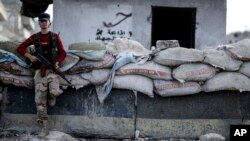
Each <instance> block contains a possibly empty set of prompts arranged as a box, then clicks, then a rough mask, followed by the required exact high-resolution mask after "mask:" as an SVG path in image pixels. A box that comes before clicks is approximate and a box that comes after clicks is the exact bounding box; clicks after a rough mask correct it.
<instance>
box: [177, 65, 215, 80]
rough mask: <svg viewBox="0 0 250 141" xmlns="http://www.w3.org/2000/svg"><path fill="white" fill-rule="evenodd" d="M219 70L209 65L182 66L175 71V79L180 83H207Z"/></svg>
mask: <svg viewBox="0 0 250 141" xmlns="http://www.w3.org/2000/svg"><path fill="white" fill-rule="evenodd" d="M216 71H217V69H215V68H214V67H212V66H210V65H207V64H201V63H198V64H182V65H180V66H179V67H177V68H175V69H174V70H173V77H174V78H175V79H176V80H178V81H180V82H182V83H183V82H185V81H205V80H208V79H210V78H212V77H213V76H214V75H215V74H216Z"/></svg>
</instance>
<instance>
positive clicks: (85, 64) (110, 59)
mask: <svg viewBox="0 0 250 141" xmlns="http://www.w3.org/2000/svg"><path fill="white" fill-rule="evenodd" d="M114 62H115V57H114V56H113V55H111V54H108V53H107V54H105V56H104V58H103V60H101V61H90V60H85V59H82V60H81V61H79V62H78V63H77V64H76V65H74V66H73V67H72V68H71V69H69V70H68V73H69V74H76V73H84V72H90V71H92V70H94V69H102V68H110V67H112V66H113V64H114Z"/></svg>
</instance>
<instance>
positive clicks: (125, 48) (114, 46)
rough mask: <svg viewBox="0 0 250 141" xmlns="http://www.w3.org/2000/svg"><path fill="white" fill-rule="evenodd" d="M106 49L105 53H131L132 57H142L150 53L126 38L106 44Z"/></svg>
mask: <svg viewBox="0 0 250 141" xmlns="http://www.w3.org/2000/svg"><path fill="white" fill-rule="evenodd" d="M106 48H107V51H109V52H111V53H112V54H114V55H118V54H120V53H133V54H134V55H137V56H142V55H148V54H150V53H151V51H150V50H148V49H146V48H145V47H143V45H142V44H140V43H139V42H137V41H135V40H131V39H127V38H116V39H115V40H114V41H113V42H112V43H111V42H110V43H108V44H107V46H106Z"/></svg>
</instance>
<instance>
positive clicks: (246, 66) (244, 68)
mask: <svg viewBox="0 0 250 141" xmlns="http://www.w3.org/2000/svg"><path fill="white" fill-rule="evenodd" d="M239 72H240V73H242V74H245V75H246V76H248V77H250V62H244V63H243V64H242V65H241V67H240V70H239Z"/></svg>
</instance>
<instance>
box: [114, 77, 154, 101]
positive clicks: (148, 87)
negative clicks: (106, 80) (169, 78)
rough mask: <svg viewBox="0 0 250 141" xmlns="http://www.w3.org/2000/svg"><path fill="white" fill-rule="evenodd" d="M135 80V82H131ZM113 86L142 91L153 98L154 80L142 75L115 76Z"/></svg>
mask: <svg viewBox="0 0 250 141" xmlns="http://www.w3.org/2000/svg"><path fill="white" fill-rule="evenodd" d="M131 82H133V83H131ZM113 88H117V89H127V90H134V91H138V92H141V93H143V94H146V95H148V96H149V97H151V98H153V97H154V93H153V81H152V79H150V78H148V77H145V76H140V75H124V76H115V78H114V81H113Z"/></svg>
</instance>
